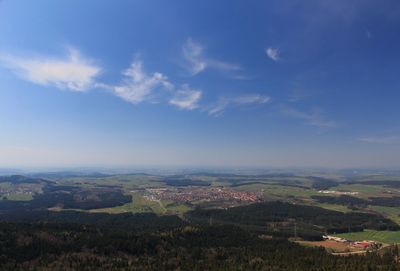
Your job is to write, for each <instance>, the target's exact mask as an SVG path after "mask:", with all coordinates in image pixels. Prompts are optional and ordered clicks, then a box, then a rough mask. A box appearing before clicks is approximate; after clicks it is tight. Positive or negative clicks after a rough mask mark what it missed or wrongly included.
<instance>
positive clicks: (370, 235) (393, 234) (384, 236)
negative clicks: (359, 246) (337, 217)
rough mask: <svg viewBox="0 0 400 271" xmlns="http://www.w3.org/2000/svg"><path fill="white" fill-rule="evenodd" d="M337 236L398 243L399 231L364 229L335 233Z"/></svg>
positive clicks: (355, 239) (399, 241)
mask: <svg viewBox="0 0 400 271" xmlns="http://www.w3.org/2000/svg"><path fill="white" fill-rule="evenodd" d="M337 236H339V237H343V238H346V239H350V240H354V241H362V240H374V241H378V242H382V243H387V244H391V243H400V231H373V230H365V231H363V232H351V233H342V234H337Z"/></svg>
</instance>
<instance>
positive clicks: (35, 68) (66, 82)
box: [1, 49, 101, 91]
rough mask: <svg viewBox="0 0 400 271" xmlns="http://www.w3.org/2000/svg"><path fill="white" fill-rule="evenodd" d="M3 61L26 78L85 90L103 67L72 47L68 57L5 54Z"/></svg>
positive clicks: (50, 84) (91, 84) (62, 87)
mask: <svg viewBox="0 0 400 271" xmlns="http://www.w3.org/2000/svg"><path fill="white" fill-rule="evenodd" d="M1 59H2V61H3V62H4V63H5V64H6V65H7V66H8V67H9V68H10V69H12V70H14V71H15V72H16V73H17V74H18V75H20V76H21V77H22V78H24V79H25V80H28V81H31V82H33V83H36V84H40V85H44V86H56V87H58V88H61V89H69V90H73V91H85V90H87V89H89V88H92V87H94V85H95V80H94V79H95V77H96V76H97V75H99V74H100V72H101V68H100V67H99V66H97V65H95V64H93V63H92V61H90V60H88V59H86V58H84V57H83V56H82V55H81V54H80V53H79V51H78V50H76V49H70V50H69V54H68V56H67V57H66V58H51V57H37V58H27V57H19V56H4V57H2V58H1Z"/></svg>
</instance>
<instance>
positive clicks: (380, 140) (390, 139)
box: [358, 136, 400, 144]
mask: <svg viewBox="0 0 400 271" xmlns="http://www.w3.org/2000/svg"><path fill="white" fill-rule="evenodd" d="M358 140H359V141H362V142H365V143H371V144H396V143H400V137H398V136H381V137H378V136H372V137H362V138H359V139H358Z"/></svg>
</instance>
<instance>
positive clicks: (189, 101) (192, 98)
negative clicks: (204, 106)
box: [169, 85, 202, 110]
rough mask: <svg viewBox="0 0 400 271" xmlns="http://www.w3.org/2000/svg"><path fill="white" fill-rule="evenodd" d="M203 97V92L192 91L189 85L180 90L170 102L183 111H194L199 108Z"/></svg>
mask: <svg viewBox="0 0 400 271" xmlns="http://www.w3.org/2000/svg"><path fill="white" fill-rule="evenodd" d="M201 95H202V92H201V90H194V89H190V88H189V86H188V85H183V87H182V89H180V90H178V91H177V92H176V94H175V96H174V97H172V98H171V99H170V100H169V103H170V104H172V105H175V106H177V107H179V108H181V109H187V110H192V109H195V108H197V107H198V104H197V103H198V101H199V100H200V98H201Z"/></svg>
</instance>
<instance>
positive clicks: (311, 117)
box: [282, 107, 336, 129]
mask: <svg viewBox="0 0 400 271" xmlns="http://www.w3.org/2000/svg"><path fill="white" fill-rule="evenodd" d="M282 112H283V113H284V114H285V115H287V116H290V117H293V118H297V119H302V120H304V121H305V122H306V123H307V124H309V125H312V126H315V127H318V128H321V129H322V128H323V129H327V128H334V127H336V123H335V122H334V121H333V120H327V119H326V118H325V117H324V116H323V115H322V113H321V111H320V110H318V109H317V110H313V111H311V112H302V111H299V110H297V109H294V108H290V107H285V108H283V110H282Z"/></svg>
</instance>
